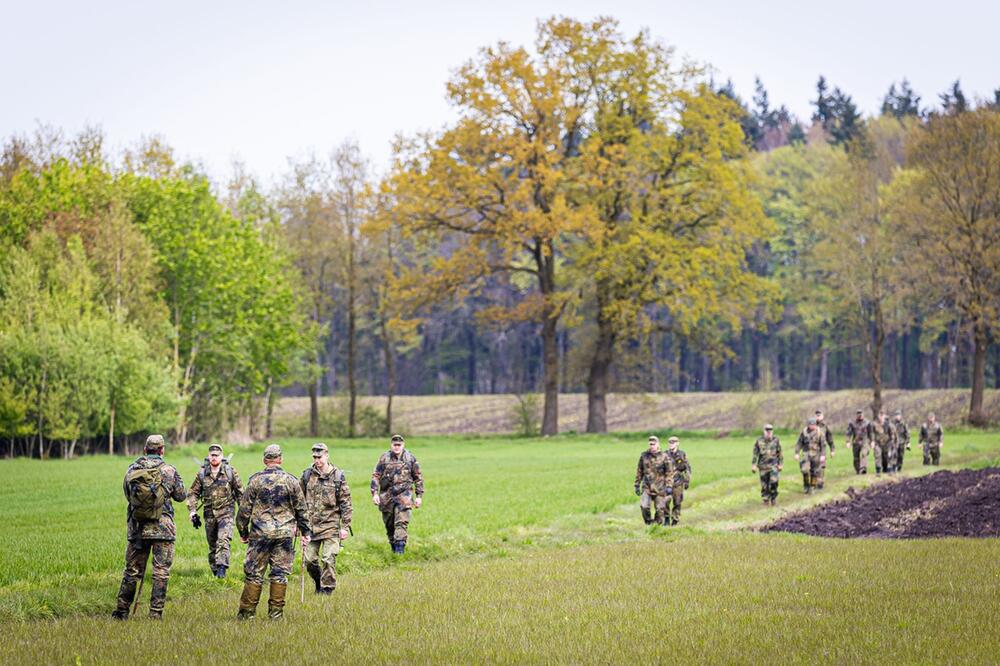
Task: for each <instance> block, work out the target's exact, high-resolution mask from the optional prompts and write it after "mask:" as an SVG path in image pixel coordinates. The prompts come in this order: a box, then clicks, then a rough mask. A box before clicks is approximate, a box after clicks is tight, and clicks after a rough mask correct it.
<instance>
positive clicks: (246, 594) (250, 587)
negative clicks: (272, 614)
mask: <svg viewBox="0 0 1000 666" xmlns="http://www.w3.org/2000/svg"><path fill="white" fill-rule="evenodd" d="M260 592H261V584H260V583H243V594H242V595H240V612H239V613H237V615H236V619H238V620H252V619H253V618H254V616H255V615H256V614H257V604H258V603H259V602H260Z"/></svg>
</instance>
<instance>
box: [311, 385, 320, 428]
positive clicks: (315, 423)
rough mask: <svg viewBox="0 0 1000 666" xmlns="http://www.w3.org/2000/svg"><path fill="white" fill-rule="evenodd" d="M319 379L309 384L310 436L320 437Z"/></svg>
mask: <svg viewBox="0 0 1000 666" xmlns="http://www.w3.org/2000/svg"><path fill="white" fill-rule="evenodd" d="M318 392H319V378H318V377H317V378H316V379H314V380H312V381H311V382H309V436H310V437H319V395H318Z"/></svg>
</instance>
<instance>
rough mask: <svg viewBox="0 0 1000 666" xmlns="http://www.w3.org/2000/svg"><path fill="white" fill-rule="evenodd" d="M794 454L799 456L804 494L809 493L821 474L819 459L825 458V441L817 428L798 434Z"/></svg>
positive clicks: (807, 429) (817, 482)
mask: <svg viewBox="0 0 1000 666" xmlns="http://www.w3.org/2000/svg"><path fill="white" fill-rule="evenodd" d="M795 454H796V455H798V456H799V469H800V470H801V471H802V485H803V487H804V488H805V489H806V492H809V491H810V490H811V489H812V488H814V487H816V486H817V485H818V484H819V478H820V475H821V473H822V467H821V461H820V459H821V458H822V457H824V456H826V440H825V439H824V438H823V435H822V434H821V433H820V431H819V428H816V429H814V430H809V428H808V427H807V428H806V429H805V430H803V431H802V432H801V433H800V434H799V438H798V440H796V442H795Z"/></svg>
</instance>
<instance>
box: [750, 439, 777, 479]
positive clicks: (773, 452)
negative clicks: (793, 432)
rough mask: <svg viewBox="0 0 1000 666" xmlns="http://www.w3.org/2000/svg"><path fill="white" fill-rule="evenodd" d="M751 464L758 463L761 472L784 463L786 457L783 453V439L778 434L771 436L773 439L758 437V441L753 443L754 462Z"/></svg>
mask: <svg viewBox="0 0 1000 666" xmlns="http://www.w3.org/2000/svg"><path fill="white" fill-rule="evenodd" d="M751 464H753V465H756V466H757V469H759V470H760V471H761V472H769V471H771V469H772V468H777V467H778V466H779V465H782V464H784V458H783V457H782V455H781V441H779V440H778V438H777V437H776V436H775V437H771V439H767V438H765V437H763V436H761V437H758V438H757V441H756V442H754V443H753V463H751Z"/></svg>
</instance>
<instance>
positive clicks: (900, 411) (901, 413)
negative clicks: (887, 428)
mask: <svg viewBox="0 0 1000 666" xmlns="http://www.w3.org/2000/svg"><path fill="white" fill-rule="evenodd" d="M902 415H903V410H902V409H897V410H896V413H895V415H894V416H902Z"/></svg>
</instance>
